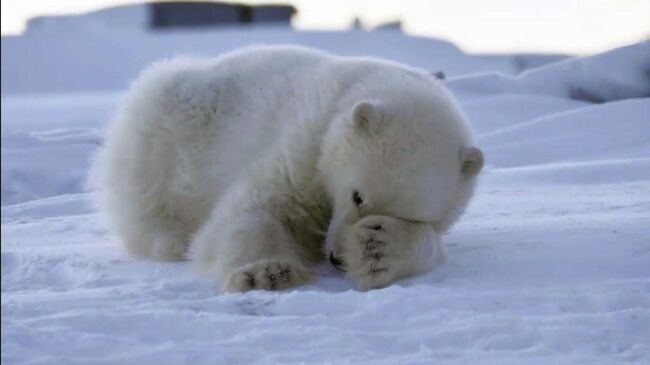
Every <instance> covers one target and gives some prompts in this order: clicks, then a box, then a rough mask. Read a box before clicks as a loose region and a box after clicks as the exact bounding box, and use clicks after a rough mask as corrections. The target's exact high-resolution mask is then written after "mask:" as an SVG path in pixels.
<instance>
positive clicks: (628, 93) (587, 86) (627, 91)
mask: <svg viewBox="0 0 650 365" xmlns="http://www.w3.org/2000/svg"><path fill="white" fill-rule="evenodd" d="M449 86H450V87H451V88H454V89H463V90H466V91H468V92H474V93H480V94H484V93H487V92H497V93H513V94H518V93H534V94H542V95H549V96H556V97H560V98H567V99H572V100H578V101H585V102H589V103H604V102H608V101H615V100H623V99H630V98H647V97H650V41H646V42H642V43H638V44H634V45H630V46H627V47H622V48H619V49H616V50H614V51H611V52H607V53H603V54H599V55H595V56H592V57H585V58H573V59H567V60H564V61H560V62H556V63H553V64H551V65H547V66H542V67H538V68H535V69H532V70H528V71H525V72H523V73H521V74H520V75H518V76H514V77H513V76H506V75H500V74H495V73H491V74H486V75H482V76H480V77H475V76H467V77H460V78H458V79H456V80H453V81H451V82H450V83H449Z"/></svg>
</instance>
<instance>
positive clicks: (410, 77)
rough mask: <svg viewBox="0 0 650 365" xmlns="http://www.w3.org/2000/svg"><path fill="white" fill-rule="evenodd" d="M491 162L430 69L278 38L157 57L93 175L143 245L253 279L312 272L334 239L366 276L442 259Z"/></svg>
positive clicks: (219, 275) (123, 226)
mask: <svg viewBox="0 0 650 365" xmlns="http://www.w3.org/2000/svg"><path fill="white" fill-rule="evenodd" d="M482 166H483V155H482V153H481V151H480V150H479V149H478V148H476V147H474V143H473V139H472V134H471V131H470V129H469V127H468V125H467V122H466V120H465V118H464V116H463V114H462V113H461V111H460V109H459V107H458V105H457V103H456V102H455V100H454V98H453V97H452V96H451V95H450V93H449V92H448V91H447V90H446V89H445V88H444V87H443V86H442V85H441V84H440V83H439V82H438V81H437V80H435V78H433V77H432V76H430V75H429V73H428V72H427V71H425V70H420V69H415V68H412V67H408V66H404V65H401V64H397V63H393V62H387V61H383V60H378V59H370V58H348V57H337V56H333V55H330V54H326V53H323V52H320V51H316V50H312V49H308V48H302V47H292V46H275V47H270V46H265V47H250V48H246V49H242V50H238V51H234V52H231V53H228V54H225V55H223V56H220V57H217V58H214V59H192V58H178V59H173V60H168V61H163V62H160V63H157V64H155V65H153V66H152V67H150V68H149V69H148V70H146V71H144V72H143V74H142V75H141V76H140V78H139V79H138V80H137V81H136V82H135V83H134V84H133V85H132V87H131V90H130V92H129V94H128V96H127V97H126V100H125V102H124V104H123V106H122V108H121V110H120V111H119V113H118V115H117V117H116V119H115V120H114V121H113V123H111V125H110V126H109V128H108V130H107V134H106V139H105V143H104V146H103V148H101V150H100V152H99V154H98V157H97V160H96V163H95V167H94V173H93V181H94V183H95V186H96V188H97V190H98V192H99V194H98V196H99V203H100V208H101V210H102V211H103V212H104V213H105V215H106V216H107V218H108V221H109V223H110V226H111V228H112V229H113V230H114V232H115V233H116V234H117V235H118V236H119V237H120V238H121V240H122V241H123V243H124V245H125V247H126V249H127V250H128V251H129V252H131V253H132V254H133V255H135V256H138V257H143V258H148V259H153V260H181V259H184V258H185V257H190V258H191V259H193V260H194V261H196V263H197V265H198V266H199V268H200V269H201V270H202V271H203V272H205V273H207V274H208V275H210V276H212V277H213V278H214V279H216V280H218V281H219V282H221V284H222V285H223V287H224V289H225V290H227V291H246V290H251V289H282V288H288V287H293V286H296V285H300V284H302V283H306V282H308V281H309V280H310V279H311V278H312V272H311V268H312V267H313V266H314V265H315V264H317V263H320V262H322V261H323V260H325V259H326V257H327V255H328V254H330V252H331V255H332V258H336V260H337V261H338V262H341V263H342V265H343V266H344V268H345V270H346V272H347V276H348V277H349V278H350V279H351V280H352V281H353V282H354V283H355V284H356V286H357V287H358V288H359V289H360V290H368V289H371V288H380V287H384V286H386V285H389V284H391V283H392V282H394V281H396V280H398V279H400V278H404V277H407V276H411V275H415V274H418V273H422V272H425V271H427V270H430V269H431V268H433V267H434V266H435V265H436V264H437V263H439V262H440V261H441V260H442V259H443V257H444V254H443V248H442V244H441V241H440V235H441V234H442V233H444V232H445V231H446V230H447V229H448V228H449V227H450V226H451V225H452V224H453V223H454V222H455V221H456V220H457V219H458V217H459V216H460V215H461V213H462V211H463V210H464V208H465V206H466V205H467V203H468V201H469V199H470V197H471V195H472V193H473V190H474V186H475V181H476V176H477V174H478V173H479V171H480V170H481V168H482Z"/></svg>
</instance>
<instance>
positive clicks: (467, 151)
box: [460, 147, 483, 177]
mask: <svg viewBox="0 0 650 365" xmlns="http://www.w3.org/2000/svg"><path fill="white" fill-rule="evenodd" d="M482 168H483V152H481V150H479V149H478V148H476V147H464V148H463V149H461V150H460V171H461V172H462V173H463V176H466V177H473V176H476V175H477V174H478V173H479V172H480V171H481V169H482Z"/></svg>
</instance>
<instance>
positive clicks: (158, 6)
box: [149, 1, 296, 29]
mask: <svg viewBox="0 0 650 365" xmlns="http://www.w3.org/2000/svg"><path fill="white" fill-rule="evenodd" d="M149 6H150V7H151V10H150V14H151V22H150V27H151V28H154V29H156V28H170V27H193V26H214V25H224V24H242V23H286V24H288V23H289V22H290V21H291V17H292V16H293V14H295V13H296V9H295V8H294V7H293V6H290V5H261V6H247V5H240V4H227V3H216V2H199V1H194V2H155V3H150V4H149Z"/></svg>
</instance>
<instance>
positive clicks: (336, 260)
mask: <svg viewBox="0 0 650 365" xmlns="http://www.w3.org/2000/svg"><path fill="white" fill-rule="evenodd" d="M330 263H331V264H332V266H334V268H336V269H337V270H340V271H343V272H345V262H344V261H343V259H342V258H340V257H339V256H336V254H335V253H334V251H330Z"/></svg>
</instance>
